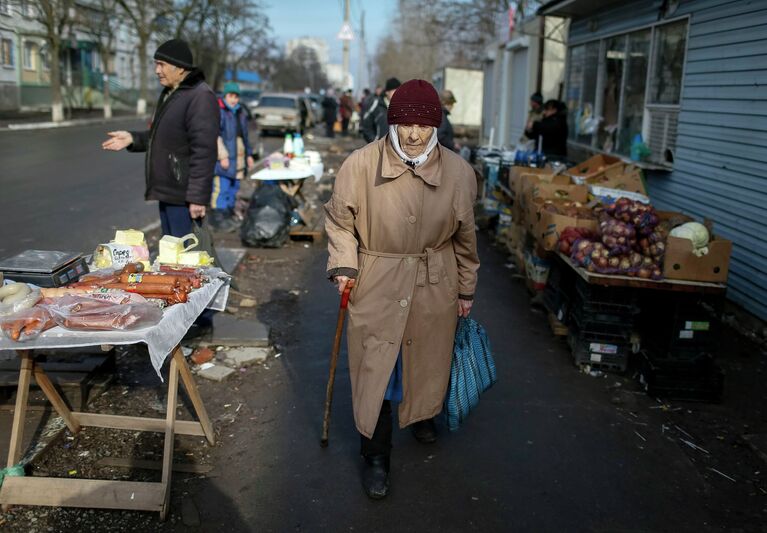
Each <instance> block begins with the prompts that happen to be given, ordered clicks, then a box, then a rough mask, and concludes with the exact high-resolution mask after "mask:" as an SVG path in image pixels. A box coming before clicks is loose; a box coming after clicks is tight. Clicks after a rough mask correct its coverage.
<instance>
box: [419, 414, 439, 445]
mask: <svg viewBox="0 0 767 533" xmlns="http://www.w3.org/2000/svg"><path fill="white" fill-rule="evenodd" d="M413 436H414V437H415V440H417V441H418V442H420V443H421V444H432V443H434V442H437V427H436V424H434V419H433V418H430V419H428V420H421V421H420V422H416V423H415V424H413Z"/></svg>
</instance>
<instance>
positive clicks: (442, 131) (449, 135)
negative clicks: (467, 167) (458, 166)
mask: <svg viewBox="0 0 767 533" xmlns="http://www.w3.org/2000/svg"><path fill="white" fill-rule="evenodd" d="M439 99H440V102H441V103H442V123H441V124H440V125H439V128H437V140H438V141H439V144H441V145H442V146H444V147H445V148H447V149H449V150H452V151H453V152H457V151H458V150H460V149H461V145H459V144H458V143H456V142H455V139H453V125H452V124H450V119H449V118H448V116H449V115H450V112H451V111H452V110H453V106H454V105H455V96H454V95H453V91H448V90H447V89H445V90H444V91H442V92H441V93H440V95H439Z"/></svg>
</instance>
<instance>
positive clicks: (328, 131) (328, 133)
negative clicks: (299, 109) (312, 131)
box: [325, 120, 336, 137]
mask: <svg viewBox="0 0 767 533" xmlns="http://www.w3.org/2000/svg"><path fill="white" fill-rule="evenodd" d="M334 125H335V121H332V122H329V121H327V120H326V121H325V137H335V136H336V133H335V132H334V131H333V126H334Z"/></svg>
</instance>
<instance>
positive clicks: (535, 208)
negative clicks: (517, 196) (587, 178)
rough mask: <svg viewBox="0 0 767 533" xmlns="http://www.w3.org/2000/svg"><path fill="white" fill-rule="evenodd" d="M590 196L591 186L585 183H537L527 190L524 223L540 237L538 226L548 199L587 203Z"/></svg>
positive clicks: (559, 201) (527, 228)
mask: <svg viewBox="0 0 767 533" xmlns="http://www.w3.org/2000/svg"><path fill="white" fill-rule="evenodd" d="M588 197H589V188H588V187H587V186H585V185H555V184H553V183H537V184H535V185H533V186H532V187H531V188H530V189H527V190H526V191H525V195H524V196H523V198H524V200H525V201H524V202H523V205H524V208H525V211H524V213H525V215H524V218H523V221H524V222H523V225H524V226H525V229H526V230H527V231H529V232H531V233H533V234H535V238H536V240H537V239H538V236H537V231H536V226H537V225H538V223H539V222H540V210H541V207H543V205H544V203H545V202H546V201H547V200H551V201H552V202H557V203H563V202H581V203H584V204H585V203H586V202H587V201H588Z"/></svg>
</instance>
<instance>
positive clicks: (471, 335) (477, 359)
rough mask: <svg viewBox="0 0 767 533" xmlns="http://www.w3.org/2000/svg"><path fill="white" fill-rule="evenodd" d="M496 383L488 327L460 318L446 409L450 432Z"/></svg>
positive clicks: (455, 428) (469, 319)
mask: <svg viewBox="0 0 767 533" xmlns="http://www.w3.org/2000/svg"><path fill="white" fill-rule="evenodd" d="M495 382H496V372H495V361H494V360H493V354H492V350H491V349H490V340H489V339H488V338H487V332H486V331H485V328H483V327H482V326H481V325H479V324H478V323H477V321H475V320H473V319H471V318H459V319H458V327H457V329H456V332H455V345H454V346H453V363H452V365H451V367H450V383H449V385H448V388H447V397H446V398H445V409H444V410H445V414H446V415H447V428H448V429H449V430H450V431H455V430H457V429H458V428H459V427H460V425H461V423H462V422H463V421H464V420H466V418H467V417H468V416H469V412H470V411H471V410H472V409H474V408H475V407H476V406H477V404H478V403H479V395H480V394H482V393H483V392H485V391H486V390H487V389H489V388H490V387H491V386H492V385H493V384H494V383H495Z"/></svg>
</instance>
